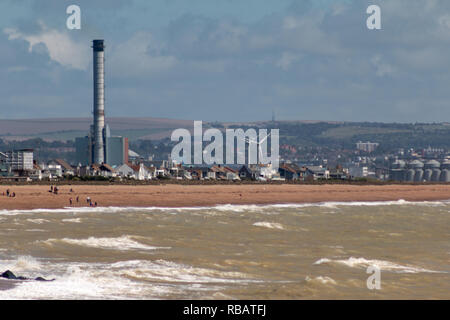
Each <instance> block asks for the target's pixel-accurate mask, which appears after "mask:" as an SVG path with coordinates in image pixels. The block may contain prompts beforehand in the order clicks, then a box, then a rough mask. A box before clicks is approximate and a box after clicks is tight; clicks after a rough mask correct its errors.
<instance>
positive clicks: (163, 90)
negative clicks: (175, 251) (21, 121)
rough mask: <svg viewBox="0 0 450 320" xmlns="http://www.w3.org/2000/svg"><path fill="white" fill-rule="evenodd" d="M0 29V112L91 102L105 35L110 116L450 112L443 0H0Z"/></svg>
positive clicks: (449, 49)
mask: <svg viewBox="0 0 450 320" xmlns="http://www.w3.org/2000/svg"><path fill="white" fill-rule="evenodd" d="M70 4H77V5H79V6H80V7H81V16H82V17H81V18H82V22H81V23H82V25H81V30H68V29H67V28H66V19H67V17H68V15H67V14H66V8H67V6H68V5H70ZM370 4H377V5H379V6H380V7H381V12H382V17H381V18H382V30H368V29H367V27H366V19H367V17H368V15H367V14H366V9H367V7H368V5H370ZM0 30H1V31H0V68H1V69H2V72H1V73H0V96H1V100H0V101H1V102H0V103H1V106H0V118H46V117H79V116H82V117H86V116H90V115H91V110H92V70H91V69H92V53H91V48H90V45H91V40H92V39H96V38H104V39H105V42H106V46H107V48H106V76H107V78H106V115H107V116H116V117H120V116H127V117H128V116H131V117H163V118H176V119H192V120H205V121H215V120H219V121H255V120H268V119H270V118H271V116H272V110H273V111H274V112H275V114H276V117H277V119H280V120H294V119H298V120H347V121H383V122H393V121H396V122H416V121H418V122H434V121H436V122H440V121H450V1H448V0H372V1H366V0H311V1H308V0H276V1H275V0H150V1H149V0H69V1H66V0H2V1H1V2H0Z"/></svg>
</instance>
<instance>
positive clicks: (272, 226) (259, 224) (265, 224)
mask: <svg viewBox="0 0 450 320" xmlns="http://www.w3.org/2000/svg"><path fill="white" fill-rule="evenodd" d="M253 225H254V226H257V227H264V228H269V229H279V230H284V228H283V225H282V224H280V223H276V222H265V221H262V222H255V223H254V224H253Z"/></svg>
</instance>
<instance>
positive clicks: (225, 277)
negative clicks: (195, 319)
mask: <svg viewBox="0 0 450 320" xmlns="http://www.w3.org/2000/svg"><path fill="white" fill-rule="evenodd" d="M111 269H113V270H116V272H118V273H122V274H123V275H126V276H129V277H133V278H137V279H143V280H158V281H167V282H177V283H178V282H183V283H191V284H192V283H203V284H205V283H208V284H211V283H235V282H240V283H243V282H255V281H257V280H255V279H251V278H249V276H248V275H246V274H243V273H241V272H232V271H219V270H213V269H206V268H198V267H192V266H189V265H185V264H179V263H175V262H172V261H166V260H161V259H160V260H156V261H143V260H129V261H123V262H117V263H113V264H112V265H111Z"/></svg>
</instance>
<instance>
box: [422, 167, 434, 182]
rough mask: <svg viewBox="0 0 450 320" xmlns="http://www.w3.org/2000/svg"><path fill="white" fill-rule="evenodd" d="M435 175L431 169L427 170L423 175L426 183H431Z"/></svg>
mask: <svg viewBox="0 0 450 320" xmlns="http://www.w3.org/2000/svg"><path fill="white" fill-rule="evenodd" d="M432 175H433V170H431V169H425V171H424V173H423V180H425V181H431V176H432Z"/></svg>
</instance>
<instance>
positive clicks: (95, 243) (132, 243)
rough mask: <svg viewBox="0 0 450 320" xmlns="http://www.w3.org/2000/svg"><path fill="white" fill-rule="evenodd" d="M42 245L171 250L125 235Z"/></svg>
mask: <svg viewBox="0 0 450 320" xmlns="http://www.w3.org/2000/svg"><path fill="white" fill-rule="evenodd" d="M39 242H42V243H46V244H50V245H53V244H55V243H58V242H64V243H68V244H72V245H79V246H84V247H91V248H99V249H112V250H122V251H125V250H157V249H170V247H155V246H149V245H145V244H142V243H139V242H137V241H136V240H133V239H132V237H130V236H128V235H123V236H121V237H118V238H95V237H89V238H87V239H70V238H63V239H48V240H44V241H39Z"/></svg>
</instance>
